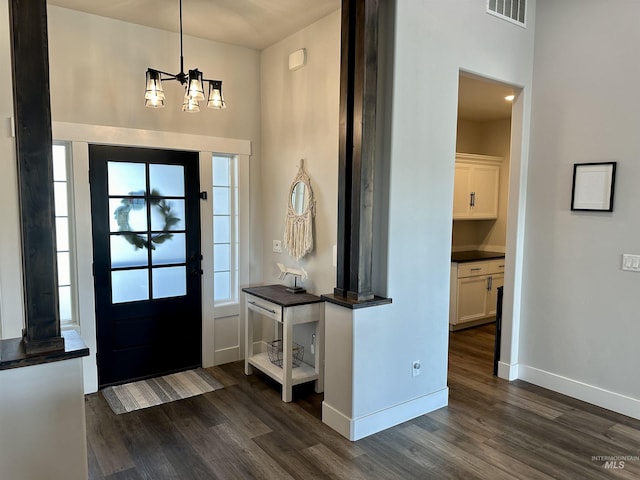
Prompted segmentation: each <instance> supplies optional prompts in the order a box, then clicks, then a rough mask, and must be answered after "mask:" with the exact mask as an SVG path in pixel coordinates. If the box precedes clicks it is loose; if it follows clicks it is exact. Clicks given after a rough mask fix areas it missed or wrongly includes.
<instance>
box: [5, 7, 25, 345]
mask: <svg viewBox="0 0 640 480" xmlns="http://www.w3.org/2000/svg"><path fill="white" fill-rule="evenodd" d="M0 25H2V26H3V28H0V69H2V71H3V72H5V74H4V75H0V171H1V172H2V175H0V205H2V207H3V208H2V209H3V213H2V233H1V234H0V338H12V337H19V336H21V335H22V327H23V317H24V310H23V307H22V263H21V255H22V252H21V250H20V230H19V213H18V183H17V172H16V153H15V141H14V138H13V137H12V136H11V126H10V120H9V119H10V118H11V117H12V116H13V91H12V88H13V87H12V82H11V74H10V72H11V47H10V43H9V2H8V1H7V0H2V2H0Z"/></svg>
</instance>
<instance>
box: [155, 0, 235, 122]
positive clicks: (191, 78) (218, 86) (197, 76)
mask: <svg viewBox="0 0 640 480" xmlns="http://www.w3.org/2000/svg"><path fill="white" fill-rule="evenodd" d="M172 80H177V81H178V82H179V83H180V84H181V85H183V86H184V88H185V90H184V100H183V103H182V111H183V112H199V111H200V105H199V102H201V101H204V100H205V96H204V89H205V84H209V88H208V94H209V96H208V99H207V107H209V108H215V109H223V108H227V107H226V105H225V103H224V98H223V96H222V81H221V80H209V79H206V78H203V74H202V72H201V71H200V70H198V69H197V68H195V69H193V70H189V73H188V74H187V73H185V72H184V57H183V55H182V0H180V73H176V74H172V73H167V72H163V71H162V70H157V69H155V68H148V69H147V75H146V88H145V92H144V104H145V106H147V107H150V108H163V107H164V101H165V94H164V89H163V88H162V82H163V81H172Z"/></svg>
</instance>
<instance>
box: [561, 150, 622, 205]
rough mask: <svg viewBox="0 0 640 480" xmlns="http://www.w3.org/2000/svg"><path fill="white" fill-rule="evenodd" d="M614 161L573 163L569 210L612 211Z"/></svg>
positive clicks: (614, 176) (614, 178)
mask: <svg viewBox="0 0 640 480" xmlns="http://www.w3.org/2000/svg"><path fill="white" fill-rule="evenodd" d="M615 180H616V162H600V163H574V164H573V187H572V188H571V210H583V211H591V212H593V211H604V212H612V211H613V189H614V185H615Z"/></svg>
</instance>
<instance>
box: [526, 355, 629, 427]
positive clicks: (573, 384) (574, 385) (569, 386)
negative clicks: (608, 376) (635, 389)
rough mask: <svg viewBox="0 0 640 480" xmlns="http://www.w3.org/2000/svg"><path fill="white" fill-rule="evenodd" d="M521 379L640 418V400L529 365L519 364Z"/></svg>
mask: <svg viewBox="0 0 640 480" xmlns="http://www.w3.org/2000/svg"><path fill="white" fill-rule="evenodd" d="M519 374H520V379H521V380H524V381H525V382H529V383H533V384H534V385H538V386H540V387H544V388H548V389H549V390H553V391H554V392H558V393H562V394H563V395H567V396H569V397H572V398H577V399H578V400H582V401H583V402H587V403H591V404H593V405H597V406H598V407H602V408H606V409H608V410H612V411H614V412H618V413H621V414H623V415H627V416H629V417H631V418H635V419H638V420H640V400H639V399H637V398H632V397H627V396H625V395H621V394H619V393H616V392H611V391H609V390H605V389H604V388H600V387H596V386H594V385H589V384H587V383H583V382H579V381H577V380H573V379H571V378H567V377H563V376H562V375H557V374H555V373H551V372H547V371H545V370H540V369H538V368H534V367H530V366H528V365H520V366H519Z"/></svg>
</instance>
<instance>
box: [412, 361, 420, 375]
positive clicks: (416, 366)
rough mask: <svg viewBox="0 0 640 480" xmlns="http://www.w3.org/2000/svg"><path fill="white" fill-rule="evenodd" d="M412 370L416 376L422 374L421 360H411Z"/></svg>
mask: <svg viewBox="0 0 640 480" xmlns="http://www.w3.org/2000/svg"><path fill="white" fill-rule="evenodd" d="M411 372H412V374H413V376H414V377H417V376H418V375H420V360H414V361H413V362H411Z"/></svg>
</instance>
